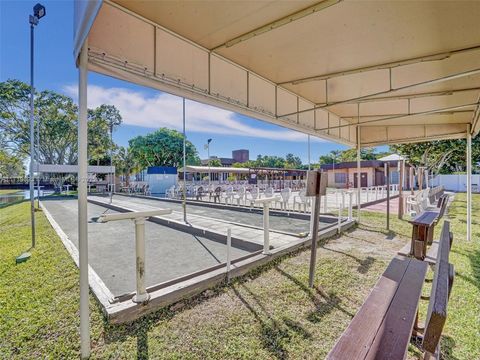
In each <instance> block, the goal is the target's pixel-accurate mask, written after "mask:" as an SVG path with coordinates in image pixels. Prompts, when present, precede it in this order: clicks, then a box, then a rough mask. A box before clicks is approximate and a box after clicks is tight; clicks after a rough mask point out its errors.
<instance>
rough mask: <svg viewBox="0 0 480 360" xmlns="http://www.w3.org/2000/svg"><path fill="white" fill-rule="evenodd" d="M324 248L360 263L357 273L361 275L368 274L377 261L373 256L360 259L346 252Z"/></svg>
mask: <svg viewBox="0 0 480 360" xmlns="http://www.w3.org/2000/svg"><path fill="white" fill-rule="evenodd" d="M322 248H323V249H325V250H327V251H332V252H335V253H337V254H342V255H345V256H348V257H349V258H351V259H353V260H355V261H356V262H357V263H358V267H357V271H358V272H359V273H360V274H366V273H367V272H368V270H370V267H371V266H372V265H373V263H374V262H375V261H376V260H377V259H375V258H374V257H372V256H367V257H366V258H365V259H359V258H358V257H356V256H353V255H352V254H349V253H346V252H344V251H340V250H335V249H330V248H327V247H324V246H322Z"/></svg>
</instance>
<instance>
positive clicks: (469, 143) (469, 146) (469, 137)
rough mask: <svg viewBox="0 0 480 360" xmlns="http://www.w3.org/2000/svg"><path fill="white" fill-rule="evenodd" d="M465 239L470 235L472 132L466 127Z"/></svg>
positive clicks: (468, 239)
mask: <svg viewBox="0 0 480 360" xmlns="http://www.w3.org/2000/svg"><path fill="white" fill-rule="evenodd" d="M466 155H467V241H470V240H471V237H472V133H471V132H470V125H468V129H467V154H466Z"/></svg>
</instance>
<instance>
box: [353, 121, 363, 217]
mask: <svg viewBox="0 0 480 360" xmlns="http://www.w3.org/2000/svg"><path fill="white" fill-rule="evenodd" d="M360 150H361V144H360V126H358V125H357V221H358V222H359V223H360V201H361V189H362V188H361V170H360V168H361V160H362V158H361V152H360ZM354 183H355V182H354Z"/></svg>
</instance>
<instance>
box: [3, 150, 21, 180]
mask: <svg viewBox="0 0 480 360" xmlns="http://www.w3.org/2000/svg"><path fill="white" fill-rule="evenodd" d="M23 160H24V159H23V158H21V157H18V156H14V155H12V154H10V152H9V151H7V150H6V149H2V148H0V178H2V177H7V178H12V177H23V176H24V175H25V168H24V166H23Z"/></svg>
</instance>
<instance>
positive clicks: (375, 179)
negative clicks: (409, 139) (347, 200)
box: [320, 160, 410, 188]
mask: <svg viewBox="0 0 480 360" xmlns="http://www.w3.org/2000/svg"><path fill="white" fill-rule="evenodd" d="M387 162H388V163H389V164H390V183H391V184H399V179H400V176H399V174H400V171H399V170H400V169H399V161H398V160H393V161H382V160H364V161H361V163H360V165H361V168H360V179H361V180H360V186H361V187H370V186H381V185H385V183H386V178H385V163H387ZM405 167H406V174H408V168H409V167H410V165H408V164H406V165H405ZM320 168H321V169H322V170H324V171H326V172H327V174H328V187H335V188H352V187H357V171H358V170H357V162H356V161H349V162H342V163H338V164H324V165H321V167H320ZM409 186H410V185H409V183H408V176H405V187H406V188H409Z"/></svg>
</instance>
